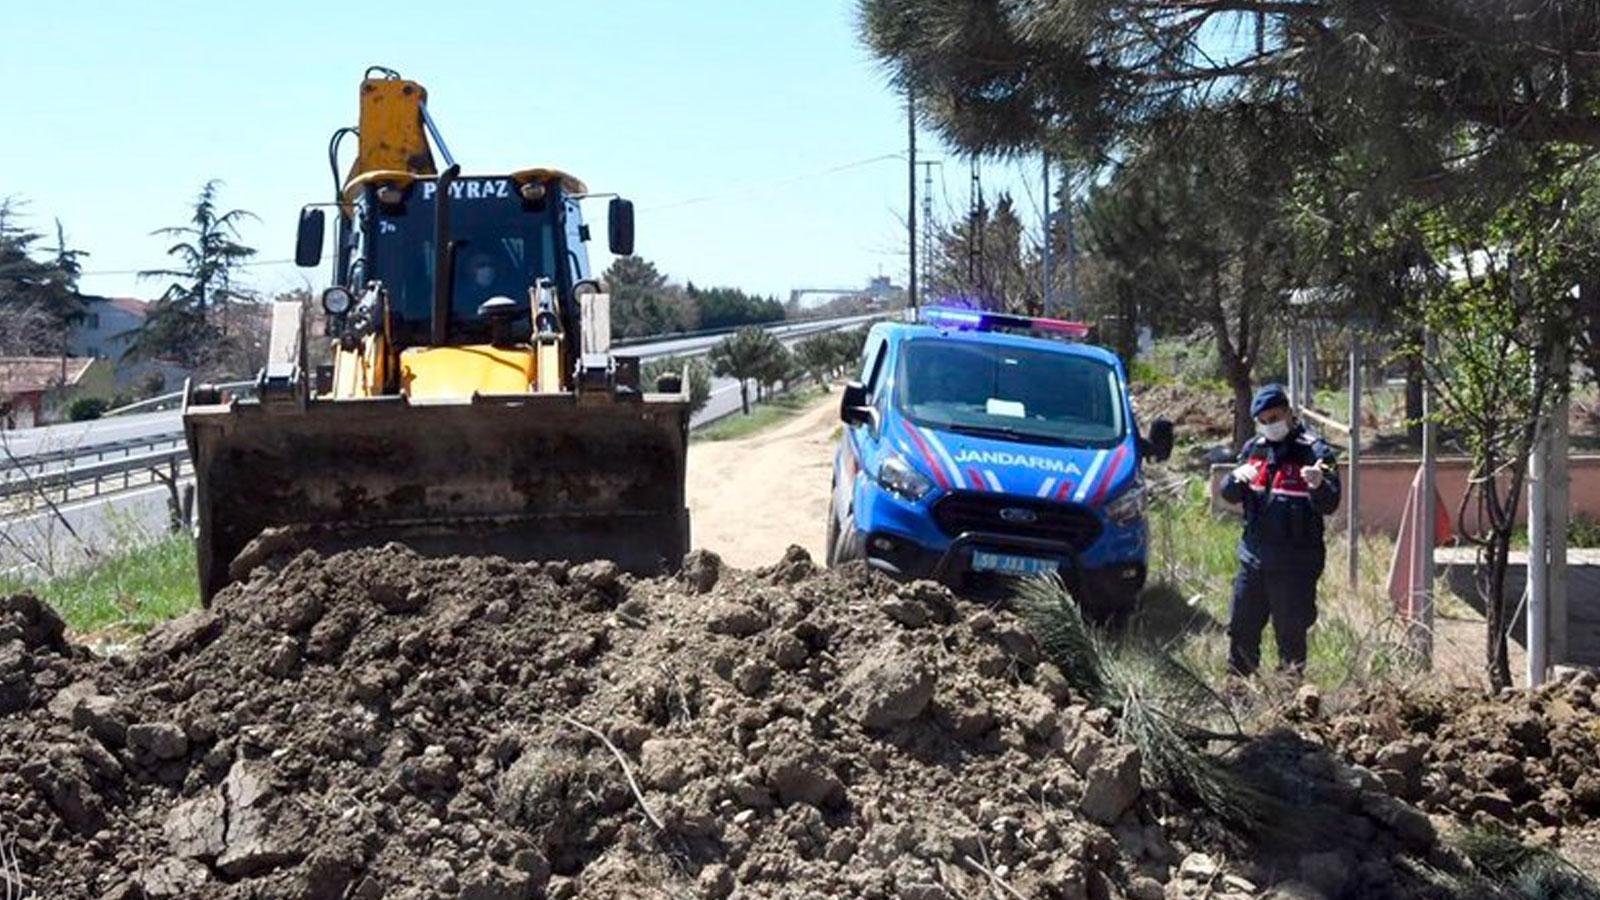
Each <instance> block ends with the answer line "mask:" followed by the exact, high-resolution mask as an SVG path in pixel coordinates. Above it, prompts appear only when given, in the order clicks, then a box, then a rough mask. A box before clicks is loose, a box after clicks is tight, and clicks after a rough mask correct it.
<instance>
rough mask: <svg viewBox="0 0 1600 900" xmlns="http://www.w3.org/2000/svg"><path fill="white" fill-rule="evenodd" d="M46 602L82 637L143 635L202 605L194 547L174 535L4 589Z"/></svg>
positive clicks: (8, 583)
mask: <svg viewBox="0 0 1600 900" xmlns="http://www.w3.org/2000/svg"><path fill="white" fill-rule="evenodd" d="M0 591H5V592H7V593H11V592H17V591H28V592H30V593H32V594H34V595H35V596H37V597H39V599H41V600H44V601H46V602H47V603H49V604H50V605H51V606H52V607H54V608H55V610H56V612H57V613H59V614H60V615H61V617H62V618H63V619H65V620H66V622H67V625H68V626H69V627H70V628H71V629H72V630H73V631H74V632H77V633H79V634H84V633H93V632H99V631H104V630H107V629H112V630H116V631H121V632H132V633H143V632H145V631H148V630H149V629H150V627H151V626H153V625H155V624H156V623H157V622H162V621H165V620H167V619H171V618H173V617H175V616H179V615H182V614H183V613H186V612H188V611H190V610H192V609H195V608H197V607H198V606H199V605H200V595H199V581H198V578H197V576H196V574H195V561H194V541H193V540H191V539H190V538H189V536H188V535H182V534H177V535H172V536H170V537H166V538H163V539H161V540H159V541H156V542H155V543H151V544H145V545H143V546H137V547H134V546H131V545H125V546H124V549H121V550H118V551H117V552H115V553H114V554H113V555H110V556H107V557H104V558H103V559H101V560H100V561H99V562H98V563H96V564H95V565H92V566H90V567H89V568H85V569H83V570H81V571H77V572H73V573H70V574H65V575H58V576H56V577H54V578H48V579H45V580H43V581H33V582H21V581H6V582H3V583H0Z"/></svg>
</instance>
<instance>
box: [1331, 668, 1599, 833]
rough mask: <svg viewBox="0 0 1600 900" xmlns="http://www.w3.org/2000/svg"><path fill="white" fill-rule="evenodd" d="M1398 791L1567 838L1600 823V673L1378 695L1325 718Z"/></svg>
mask: <svg viewBox="0 0 1600 900" xmlns="http://www.w3.org/2000/svg"><path fill="white" fill-rule="evenodd" d="M1323 731H1324V733H1325V736H1326V738H1327V739H1328V740H1329V741H1330V743H1332V744H1334V745H1336V746H1338V747H1339V748H1340V749H1341V751H1342V752H1343V753H1345V754H1346V755H1347V756H1349V757H1350V758H1351V759H1353V760H1354V761H1355V762H1357V763H1360V764H1363V765H1365V766H1367V767H1369V768H1371V769H1372V771H1373V772H1374V774H1375V775H1376V776H1377V777H1378V778H1379V779H1381V780H1382V781H1383V782H1384V784H1385V785H1386V786H1387V788H1388V789H1389V791H1390V792H1391V793H1393V794H1394V795H1396V796H1399V797H1403V798H1405V799H1407V800H1410V801H1413V802H1415V803H1417V804H1418V805H1420V806H1421V807H1422V808H1423V809H1425V810H1428V811H1430V812H1433V813H1437V814H1441V815H1448V816H1450V817H1452V818H1454V819H1456V820H1458V821H1460V822H1462V823H1470V824H1473V825H1477V826H1480V827H1494V826H1500V827H1505V826H1511V827H1515V828H1516V829H1518V830H1521V831H1524V832H1527V833H1530V834H1533V835H1536V836H1539V837H1542V838H1544V839H1546V840H1548V841H1550V842H1552V843H1554V842H1559V839H1560V837H1561V835H1562V832H1563V830H1564V829H1570V828H1575V827H1577V828H1581V827H1585V826H1590V825H1592V824H1593V823H1595V822H1596V821H1597V820H1600V676H1597V675H1596V673H1595V672H1593V671H1580V672H1576V673H1573V674H1572V675H1571V676H1570V677H1568V678H1565V679H1563V680H1560V681H1556V682H1552V683H1550V684H1547V685H1545V686H1543V687H1541V688H1539V689H1537V690H1533V691H1514V690H1507V691H1503V692H1501V693H1500V694H1498V695H1494V696H1486V695H1481V694H1474V693H1471V692H1453V693H1449V694H1394V693H1386V694H1382V695H1374V696H1372V697H1369V698H1367V699H1366V700H1365V701H1364V702H1362V703H1359V704H1357V705H1356V706H1355V707H1354V709H1353V710H1352V711H1350V712H1348V713H1345V714H1343V715H1340V716H1337V717H1335V718H1334V719H1333V720H1332V721H1330V722H1328V723H1326V724H1325V726H1324V728H1323Z"/></svg>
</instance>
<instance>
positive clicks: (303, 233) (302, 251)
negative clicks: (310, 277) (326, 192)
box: [294, 209, 327, 269]
mask: <svg viewBox="0 0 1600 900" xmlns="http://www.w3.org/2000/svg"><path fill="white" fill-rule="evenodd" d="M326 224H327V216H325V215H323V212H322V210H320V209H302V210H300V230H299V232H298V233H297V234H296V235H295V239H294V264H295V265H297V266H299V267H300V268H302V269H311V268H315V267H316V266H317V264H318V263H321V262H322V232H323V229H324V228H325V227H326Z"/></svg>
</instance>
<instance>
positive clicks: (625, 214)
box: [606, 197, 633, 256]
mask: <svg viewBox="0 0 1600 900" xmlns="http://www.w3.org/2000/svg"><path fill="white" fill-rule="evenodd" d="M606 231H607V234H606V237H607V238H608V240H607V243H608V244H610V246H611V252H612V253H614V254H616V255H617V256H632V255H633V201H632V200H624V199H622V198H621V197H613V198H611V206H610V207H609V209H608V210H607V214H606Z"/></svg>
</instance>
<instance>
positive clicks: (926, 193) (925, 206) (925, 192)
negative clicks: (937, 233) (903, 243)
mask: <svg viewBox="0 0 1600 900" xmlns="http://www.w3.org/2000/svg"><path fill="white" fill-rule="evenodd" d="M917 165H919V166H921V167H922V290H923V292H924V293H926V292H927V291H928V290H929V288H930V287H931V286H932V285H933V167H934V166H938V165H943V163H941V162H940V161H939V160H937V159H925V160H921V161H919V162H918V163H917Z"/></svg>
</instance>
